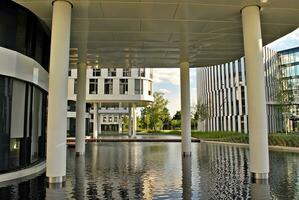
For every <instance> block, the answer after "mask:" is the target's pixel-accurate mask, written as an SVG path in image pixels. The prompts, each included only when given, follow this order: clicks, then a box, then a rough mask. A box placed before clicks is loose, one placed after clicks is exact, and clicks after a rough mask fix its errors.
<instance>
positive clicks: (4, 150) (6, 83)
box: [0, 76, 12, 171]
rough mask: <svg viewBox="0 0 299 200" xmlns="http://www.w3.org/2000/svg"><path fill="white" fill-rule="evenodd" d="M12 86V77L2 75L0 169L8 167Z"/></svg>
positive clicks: (0, 78)
mask: <svg viewBox="0 0 299 200" xmlns="http://www.w3.org/2000/svg"><path fill="white" fill-rule="evenodd" d="M11 88H12V86H11V81H10V79H9V78H6V77H3V76H0V108H1V109H0V160H1V162H0V171H2V170H7V168H8V155H9V143H10V135H9V129H10V127H9V125H10V108H11Z"/></svg>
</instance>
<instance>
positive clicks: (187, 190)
mask: <svg viewBox="0 0 299 200" xmlns="http://www.w3.org/2000/svg"><path fill="white" fill-rule="evenodd" d="M191 177H192V169H191V157H190V156H186V157H182V183H183V184H182V186H183V199H184V200H190V199H192V179H191Z"/></svg>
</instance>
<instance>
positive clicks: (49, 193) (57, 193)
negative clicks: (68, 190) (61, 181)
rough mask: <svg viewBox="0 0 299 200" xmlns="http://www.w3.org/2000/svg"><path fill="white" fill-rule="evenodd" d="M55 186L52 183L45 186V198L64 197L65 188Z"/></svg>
mask: <svg viewBox="0 0 299 200" xmlns="http://www.w3.org/2000/svg"><path fill="white" fill-rule="evenodd" d="M57 186H58V187H55V186H54V184H52V185H51V187H47V189H46V200H64V199H66V198H65V188H64V187H60V185H57Z"/></svg>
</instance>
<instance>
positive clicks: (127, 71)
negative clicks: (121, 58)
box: [123, 68, 131, 77]
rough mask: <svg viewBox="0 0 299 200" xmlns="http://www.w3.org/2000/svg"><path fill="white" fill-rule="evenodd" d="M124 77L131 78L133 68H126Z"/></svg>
mask: <svg viewBox="0 0 299 200" xmlns="http://www.w3.org/2000/svg"><path fill="white" fill-rule="evenodd" d="M123 76H126V77H130V76H131V68H124V69H123Z"/></svg>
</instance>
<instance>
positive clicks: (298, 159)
mask: <svg viewBox="0 0 299 200" xmlns="http://www.w3.org/2000/svg"><path fill="white" fill-rule="evenodd" d="M180 147H181V145H180V143H99V144H95V143H91V144H88V145H87V146H86V157H76V156H75V150H74V149H68V157H67V179H66V184H65V187H64V188H61V189H55V188H54V189H53V188H51V189H50V188H47V189H46V185H45V176H44V175H42V176H39V177H37V178H34V179H31V180H25V181H22V182H21V183H20V182H18V183H10V184H9V185H2V186H0V198H1V199H3V197H5V199H45V198H46V199H49V200H51V199H55V200H58V199H188V200H189V199H299V154H290V153H281V152H270V166H271V167H270V170H271V173H270V180H269V184H257V183H251V180H250V176H249V174H250V170H249V163H248V150H247V149H245V148H239V147H231V146H225V145H210V144H209V145H208V144H193V145H192V157H191V158H189V157H185V158H182V157H181V149H180Z"/></svg>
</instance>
